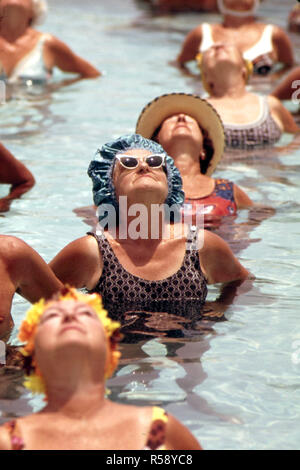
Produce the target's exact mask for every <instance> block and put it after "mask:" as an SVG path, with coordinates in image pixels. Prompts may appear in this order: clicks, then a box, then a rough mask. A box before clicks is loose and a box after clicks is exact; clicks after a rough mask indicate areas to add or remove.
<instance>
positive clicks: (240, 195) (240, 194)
mask: <svg viewBox="0 0 300 470" xmlns="http://www.w3.org/2000/svg"><path fill="white" fill-rule="evenodd" d="M233 195H234V200H235V203H236V205H237V208H238V209H244V208H247V207H251V206H253V205H254V202H253V201H251V199H250V198H249V197H248V196H247V194H246V193H245V192H244V191H243V190H242V189H241V188H240V187H239V186H237V185H236V184H234V185H233Z"/></svg>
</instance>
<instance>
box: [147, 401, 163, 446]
mask: <svg viewBox="0 0 300 470" xmlns="http://www.w3.org/2000/svg"><path fill="white" fill-rule="evenodd" d="M167 424H168V413H167V412H166V411H165V410H164V409H163V408H160V407H158V406H153V408H152V420H151V426H150V430H149V432H148V437H147V442H146V445H145V447H144V449H143V450H167V449H166V447H165V441H166V431H167Z"/></svg>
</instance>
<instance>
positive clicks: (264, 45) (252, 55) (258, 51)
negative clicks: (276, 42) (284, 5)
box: [243, 24, 273, 61]
mask: <svg viewBox="0 0 300 470" xmlns="http://www.w3.org/2000/svg"><path fill="white" fill-rule="evenodd" d="M272 34H273V26H272V25H271V24H268V25H267V26H266V27H265V28H264V30H263V32H262V35H261V37H260V39H259V40H258V41H257V43H256V44H254V46H252V47H250V49H248V50H247V51H245V52H244V53H243V57H244V59H246V60H250V61H253V60H254V59H256V57H259V56H261V55H264V54H270V53H271V52H272V50H273V44H272Z"/></svg>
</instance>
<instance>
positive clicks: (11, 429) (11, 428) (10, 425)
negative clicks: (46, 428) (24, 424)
mask: <svg viewBox="0 0 300 470" xmlns="http://www.w3.org/2000/svg"><path fill="white" fill-rule="evenodd" d="M4 427H5V428H6V429H7V431H8V433H9V436H10V442H11V450H23V449H24V447H25V442H24V439H23V437H22V435H21V432H20V429H19V427H18V422H17V420H16V419H13V420H12V421H8V422H7V423H5V424H4Z"/></svg>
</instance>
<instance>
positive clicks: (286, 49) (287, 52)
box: [272, 26, 294, 67]
mask: <svg viewBox="0 0 300 470" xmlns="http://www.w3.org/2000/svg"><path fill="white" fill-rule="evenodd" d="M272 42H273V47H274V49H275V51H276V55H277V61H278V62H280V63H282V64H284V65H286V67H292V66H293V64H294V53H293V45H292V43H291V41H290V39H289V37H288V35H287V34H286V32H285V31H284V30H283V29H282V28H280V27H279V26H273V34H272Z"/></svg>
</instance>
